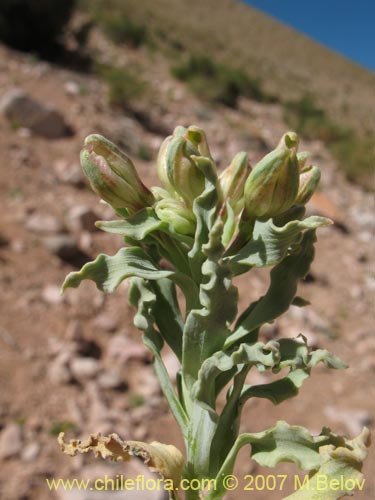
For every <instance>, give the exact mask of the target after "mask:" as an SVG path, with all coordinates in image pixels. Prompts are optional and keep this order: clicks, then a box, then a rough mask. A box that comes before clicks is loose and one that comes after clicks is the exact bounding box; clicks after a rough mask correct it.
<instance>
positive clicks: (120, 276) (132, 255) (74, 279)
mask: <svg viewBox="0 0 375 500" xmlns="http://www.w3.org/2000/svg"><path fill="white" fill-rule="evenodd" d="M173 274H174V272H173V271H166V270H162V269H159V268H157V267H156V266H155V265H154V264H153V263H152V262H151V261H150V260H149V258H148V256H147V254H146V253H145V252H144V251H143V250H142V249H141V248H139V247H124V248H121V249H120V250H119V251H118V252H117V253H116V255H113V256H109V255H105V254H100V255H98V256H97V258H96V259H95V260H94V261H93V262H88V263H87V264H85V265H84V266H83V267H82V269H81V270H80V271H78V272H73V273H69V274H68V275H67V277H66V278H65V281H64V283H63V286H62V290H63V291H64V290H66V289H67V288H69V287H71V288H77V287H78V286H79V285H80V284H81V282H82V281H83V280H86V279H88V280H92V281H94V282H95V283H96V286H97V287H98V288H99V290H102V291H104V292H109V293H111V292H113V291H114V290H116V288H117V287H118V286H119V284H120V283H121V282H122V281H124V279H126V278H129V277H130V276H138V277H139V278H144V279H150V280H157V279H160V278H168V277H171V276H173Z"/></svg>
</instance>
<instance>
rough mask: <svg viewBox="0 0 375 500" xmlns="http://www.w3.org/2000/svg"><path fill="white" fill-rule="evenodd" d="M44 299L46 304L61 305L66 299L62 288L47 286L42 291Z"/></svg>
mask: <svg viewBox="0 0 375 500" xmlns="http://www.w3.org/2000/svg"><path fill="white" fill-rule="evenodd" d="M42 299H43V301H44V302H46V304H51V305H54V304H61V302H63V300H64V297H63V296H62V295H61V288H60V287H59V286H57V285H46V286H45V287H44V288H43V290H42Z"/></svg>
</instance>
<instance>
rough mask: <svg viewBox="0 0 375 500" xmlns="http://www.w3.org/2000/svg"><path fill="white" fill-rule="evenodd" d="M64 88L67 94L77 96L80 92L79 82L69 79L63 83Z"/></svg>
mask: <svg viewBox="0 0 375 500" xmlns="http://www.w3.org/2000/svg"><path fill="white" fill-rule="evenodd" d="M64 90H65V92H66V93H67V94H68V95H71V96H77V95H79V94H80V92H81V87H80V85H79V83H77V82H73V81H69V82H66V83H65V85H64Z"/></svg>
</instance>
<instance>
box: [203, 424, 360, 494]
mask: <svg viewBox="0 0 375 500" xmlns="http://www.w3.org/2000/svg"><path fill="white" fill-rule="evenodd" d="M247 444H250V445H251V457H252V458H253V459H254V460H255V461H256V462H257V463H258V464H259V465H261V466H265V467H275V466H276V465H277V464H279V463H280V462H293V463H295V464H297V465H298V467H299V468H300V469H302V470H306V471H310V483H309V484H310V488H311V489H309V490H304V489H302V490H299V491H298V492H295V493H293V494H292V495H290V496H288V497H287V499H288V500H310V499H314V500H327V499H329V500H336V499H339V498H341V497H342V496H344V495H345V494H346V493H348V490H347V489H346V490H345V491H343V490H338V491H335V490H334V489H333V488H331V487H330V486H329V487H328V488H325V489H324V490H323V491H322V490H319V488H318V481H319V477H322V476H323V477H324V476H325V478H326V479H327V481H328V484H330V485H332V480H336V481H340V479H341V477H344V478H345V479H346V480H349V479H350V480H352V481H353V484H354V483H356V482H357V485H358V484H359V481H361V479H362V474H361V472H360V470H361V467H362V462H363V460H364V459H365V458H366V456H367V447H368V446H369V444H370V439H369V431H368V429H366V428H365V429H364V430H363V431H362V433H361V434H360V435H359V436H358V437H357V438H355V439H353V440H348V439H345V438H343V437H340V436H336V435H334V434H332V433H331V432H330V430H329V429H323V431H322V432H321V434H320V435H319V436H311V435H310V433H309V432H308V431H307V429H305V428H303V427H300V426H294V425H289V424H287V423H286V422H283V421H279V422H277V423H276V425H275V426H274V427H272V428H270V429H267V430H266V431H263V432H258V433H255V434H251V433H246V434H241V435H240V436H239V437H238V438H237V440H236V442H235V444H234V445H233V447H232V449H231V450H230V452H229V453H228V456H227V457H226V460H225V462H224V464H223V466H222V467H221V469H220V471H219V473H218V474H217V476H216V479H217V487H216V490H215V491H214V492H213V493H212V494H209V495H207V498H208V499H209V500H214V499H216V498H217V499H219V498H222V496H223V493H224V491H225V489H224V488H223V484H222V481H221V479H222V478H223V477H225V476H226V475H227V474H231V473H232V471H233V467H234V462H235V459H236V456H237V454H238V452H239V450H240V449H241V448H242V447H243V446H245V445H247ZM338 484H339V483H338ZM285 500H286V499H285Z"/></svg>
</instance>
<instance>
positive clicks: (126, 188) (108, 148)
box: [81, 134, 154, 213]
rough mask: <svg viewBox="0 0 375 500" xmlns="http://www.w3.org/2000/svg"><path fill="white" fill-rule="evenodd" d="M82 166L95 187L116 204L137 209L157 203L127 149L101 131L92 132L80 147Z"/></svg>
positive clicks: (109, 201) (118, 206)
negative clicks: (123, 149) (100, 133)
mask: <svg viewBox="0 0 375 500" xmlns="http://www.w3.org/2000/svg"><path fill="white" fill-rule="evenodd" d="M81 165H82V169H83V171H84V173H85V175H86V176H87V178H88V179H89V181H90V184H91V187H92V189H93V190H94V191H95V192H96V193H98V194H99V196H100V197H101V198H102V199H103V200H104V201H106V202H107V203H109V204H110V205H112V206H113V207H114V208H126V209H127V210H128V211H129V213H135V212H138V211H139V210H141V209H142V208H145V207H148V206H151V205H152V204H153V203H154V196H153V194H152V193H151V191H150V190H149V189H148V188H147V187H146V186H145V185H144V184H143V183H142V181H141V180H140V178H139V177H138V174H137V171H136V169H135V167H134V165H133V163H132V162H131V160H130V158H128V157H127V156H126V155H125V153H123V152H122V151H121V150H120V149H119V148H118V147H117V146H115V145H114V144H112V142H110V141H108V140H107V139H105V138H104V137H102V136H101V135H97V134H93V135H89V136H88V137H87V138H86V140H85V145H84V148H83V149H82V151H81Z"/></svg>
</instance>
